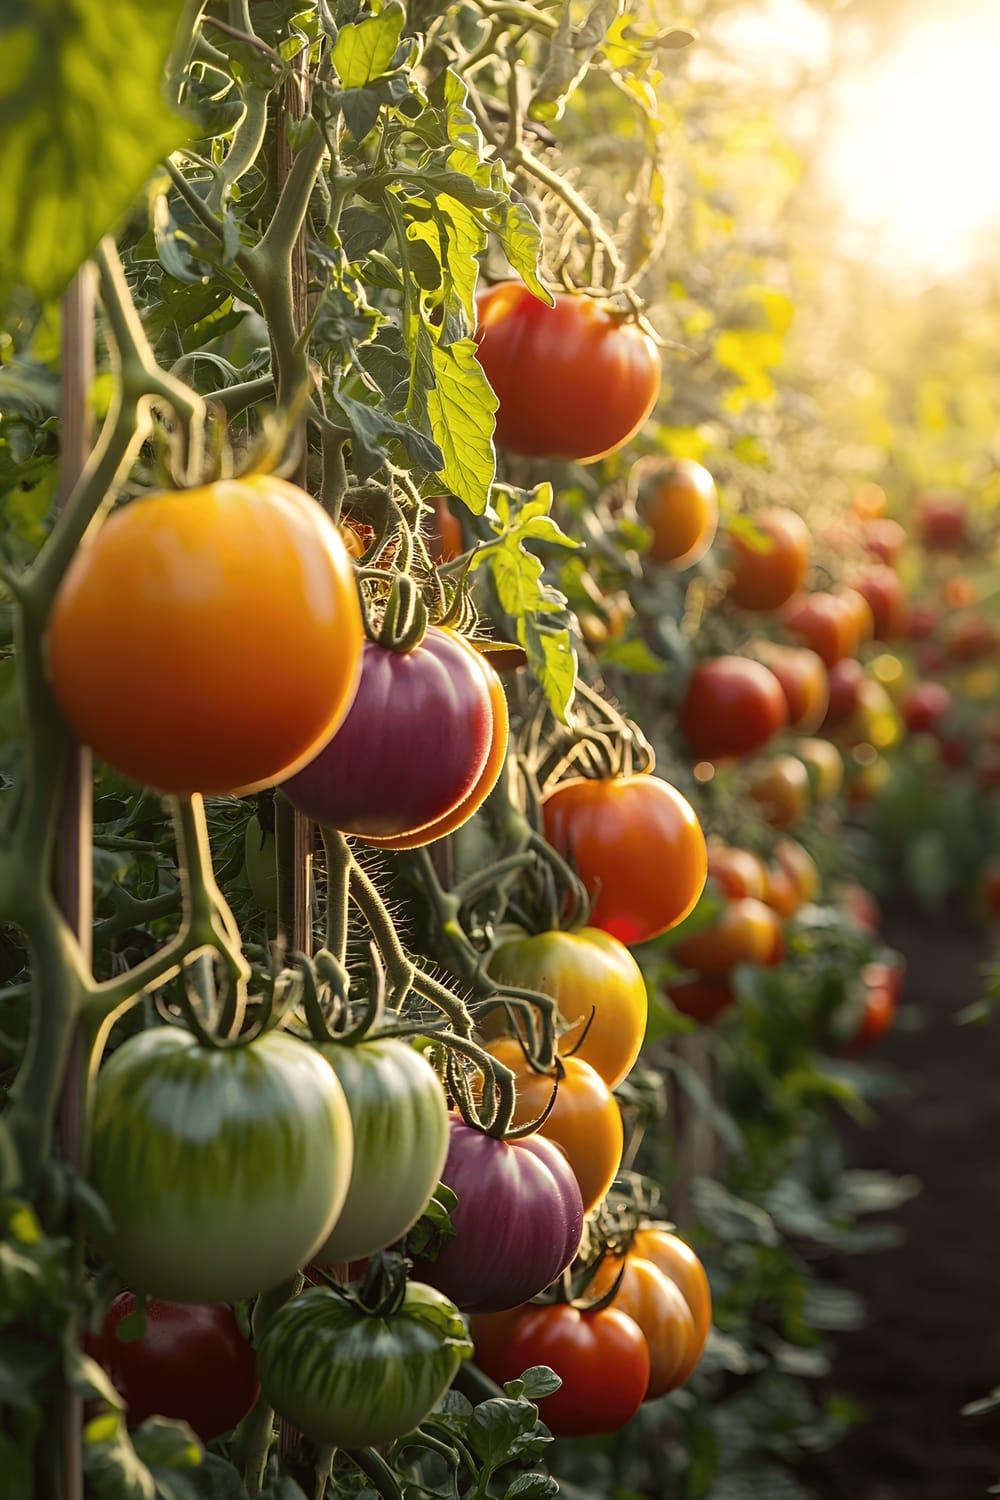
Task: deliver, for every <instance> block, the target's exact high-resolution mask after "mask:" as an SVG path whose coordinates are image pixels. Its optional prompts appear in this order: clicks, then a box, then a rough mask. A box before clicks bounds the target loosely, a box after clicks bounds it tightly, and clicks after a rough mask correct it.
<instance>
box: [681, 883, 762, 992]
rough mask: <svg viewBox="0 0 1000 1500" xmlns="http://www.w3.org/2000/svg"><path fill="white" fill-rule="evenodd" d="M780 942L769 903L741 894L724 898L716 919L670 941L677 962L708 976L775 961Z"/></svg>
mask: <svg viewBox="0 0 1000 1500" xmlns="http://www.w3.org/2000/svg"><path fill="white" fill-rule="evenodd" d="M783 947H784V942H783V938H782V934H781V924H780V922H779V921H778V918H777V916H776V915H775V913H774V912H773V911H772V910H771V908H770V907H769V906H765V905H764V903H763V902H762V901H756V900H754V898H753V897H752V896H744V897H742V898H741V899H740V900H739V901H727V903H726V905H725V906H724V907H723V910H722V914H721V915H720V916H719V918H718V920H717V921H715V922H713V923H711V925H710V926H708V927H702V928H700V929H699V930H698V931H697V932H692V933H689V934H688V936H687V937H683V938H681V939H680V941H679V942H677V943H675V944H674V957H675V958H676V959H677V962H678V963H681V964H684V965H685V967H686V968H688V969H694V970H695V971H696V972H697V973H699V974H705V975H708V976H710V977H721V976H724V975H727V974H728V973H729V971H730V970H731V969H733V968H735V967H736V965H737V964H764V965H767V964H775V963H778V962H779V961H780V959H781V955H782V951H783Z"/></svg>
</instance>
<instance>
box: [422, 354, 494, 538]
mask: <svg viewBox="0 0 1000 1500" xmlns="http://www.w3.org/2000/svg"><path fill="white" fill-rule="evenodd" d="M431 358H432V362H433V369H434V386H433V389H431V390H430V391H428V393H427V412H428V416H429V418H430V425H431V432H432V433H433V435H434V439H435V442H436V443H438V444H439V445H440V449H441V454H442V463H441V464H440V466H439V467H438V470H437V472H438V473H439V474H440V477H441V479H442V480H443V482H444V484H445V486H446V487H447V489H448V490H449V491H450V493H451V494H453V495H457V496H458V498H459V499H460V500H462V501H463V502H464V503H465V504H466V505H467V506H468V507H469V509H470V510H471V511H472V512H473V514H474V515H482V514H483V512H484V511H485V509H486V506H487V503H488V501H489V496H490V486H491V485H492V483H493V476H494V474H495V473H496V455H495V453H494V451H493V442H492V436H493V420H494V413H495V411H496V408H497V400H496V397H495V396H494V394H493V392H492V391H491V389H490V387H489V383H488V382H487V379H486V376H485V375H484V374H483V370H482V366H481V365H480V364H479V361H478V360H477V359H476V345H475V343H474V342H473V340H472V339H461V340H460V341H459V342H458V343H455V344H449V345H447V347H444V348H442V347H441V346H440V345H439V344H437V343H433V344H432V346H431Z"/></svg>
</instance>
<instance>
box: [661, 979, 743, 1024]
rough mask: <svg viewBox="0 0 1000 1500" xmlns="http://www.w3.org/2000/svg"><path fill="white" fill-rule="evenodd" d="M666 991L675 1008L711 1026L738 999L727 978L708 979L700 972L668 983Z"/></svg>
mask: <svg viewBox="0 0 1000 1500" xmlns="http://www.w3.org/2000/svg"><path fill="white" fill-rule="evenodd" d="M666 993H667V996H668V998H669V1000H670V1003H671V1005H672V1006H673V1007H674V1009H675V1010H679V1011H680V1013H681V1015H682V1016H689V1017H690V1018H691V1020H692V1021H697V1022H699V1024H700V1025H702V1026H711V1025H712V1024H713V1022H715V1021H717V1020H718V1018H719V1017H720V1016H721V1015H723V1014H724V1012H725V1011H727V1010H728V1009H729V1007H730V1006H731V1005H733V1004H734V1003H735V999H736V997H735V995H734V994H733V992H732V990H731V989H730V987H729V984H728V983H727V981H726V980H725V979H706V978H705V977H704V976H703V975H700V974H699V975H696V977H695V978H694V979H684V980H680V981H675V982H674V983H672V984H668V985H667V988H666Z"/></svg>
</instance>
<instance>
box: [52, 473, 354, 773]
mask: <svg viewBox="0 0 1000 1500" xmlns="http://www.w3.org/2000/svg"><path fill="white" fill-rule="evenodd" d="M361 644H362V628H361V612H360V608H359V605H358V596H357V588H356V586H355V581H354V568H353V566H352V564H351V561H350V559H349V557H348V556H347V552H346V551H345V548H344V543H343V542H342V541H341V538H340V536H339V534H338V532H337V528H336V527H335V526H334V524H333V522H332V521H331V520H330V518H329V516H327V514H326V512H325V511H324V510H323V509H322V508H321V506H319V505H317V504H316V502H315V500H312V499H310V497H309V496H308V495H307V494H305V493H304V492H303V491H302V490H299V489H296V488H295V486H294V485H291V484H286V483H285V482H284V480H282V479H275V478H274V477H273V476H271V475H257V476H255V477H253V478H250V479H238V480H236V479H229V480H220V481H219V482H218V483H216V484H209V485H204V486H202V487H201V488H199V489H193V490H180V491H177V492H176V493H169V494H160V495H148V496H145V497H144V498H142V499H139V500H134V501H132V503H131V504H130V505H125V506H122V507H120V508H119V509H118V510H116V511H114V512H113V513H112V514H111V515H110V516H109V517H108V519H107V520H106V521H105V522H104V524H103V526H101V527H99V528H98V529H97V530H96V531H94V532H92V533H89V534H88V539H87V541H85V542H84V544H83V545H82V546H81V547H80V548H79V550H78V551H77V553H76V554H75V556H74V558H73V560H72V562H71V563H70V565H69V568H68V570H67V572H66V576H65V577H64V579H63V581H62V584H61V586H60V588H59V591H58V593H57V595H56V599H55V604H54V606H53V609H52V616H51V621H50V629H49V641H48V651H49V668H50V672H51V676H52V686H53V689H54V691H55V695H56V698H57V699H58V701H59V706H60V708H61V709H62V712H63V713H64V714H65V716H66V718H67V720H68V722H69V723H70V725H71V726H72V728H73V729H74V731H75V732H76V734H77V735H78V736H79V738H80V739H81V740H82V741H83V742H84V743H85V744H88V745H90V746H92V747H93V749H94V750H95V751H96V752H97V754H98V755H100V756H102V757H103V759H104V760H106V761H107V762H108V763H109V764H110V765H112V766H114V767H115V769H116V770H119V771H123V772H124V773H125V774H126V775H127V776H131V777H133V778H134V779H135V780H136V781H141V782H145V783H146V785H147V786H151V787H155V788H156V789H157V790H158V791H162V792H177V793H191V792H220V793H221V792H225V793H229V792H239V793H244V792H248V791H256V790H259V789H260V788H261V787H265V786H271V785H273V784H274V783H275V782H279V781H282V780H284V778H285V777H287V776H289V775H291V773H292V772H293V771H294V770H296V768H297V767H298V766H301V765H302V764H303V763H304V762H306V761H307V760H309V759H310V758H311V757H312V756H314V755H315V754H316V753H317V751H318V750H319V749H320V748H321V747H322V746H323V745H324V744H326V742H327V741H328V740H329V738H330V736H331V735H332V734H333V732H334V730H335V729H336V728H337V727H338V725H339V724H340V722H341V720H342V719H343V718H344V716H345V714H346V713H347V710H348V709H349V707H350V705H351V701H352V699H353V697H354V693H355V690H356V687H357V683H358V674H359V671H360V663H361Z"/></svg>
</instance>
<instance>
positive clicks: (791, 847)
mask: <svg viewBox="0 0 1000 1500" xmlns="http://www.w3.org/2000/svg"><path fill="white" fill-rule="evenodd" d="M774 857H775V859H776V861H777V863H778V865H779V866H780V868H781V869H782V870H784V871H785V873H786V875H787V876H788V877H789V879H790V880H791V882H792V884H793V885H794V887H795V890H796V892H797V894H798V898H799V904H800V905H802V906H804V905H805V904H806V903H807V902H809V901H815V899H816V895H817V893H818V891H819V870H818V869H817V868H816V861H815V860H814V859H813V857H812V855H811V854H810V853H809V851H808V849H803V847H802V845H801V844H799V843H797V842H796V840H795V839H779V840H778V842H777V843H776V844H775V846H774Z"/></svg>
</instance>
